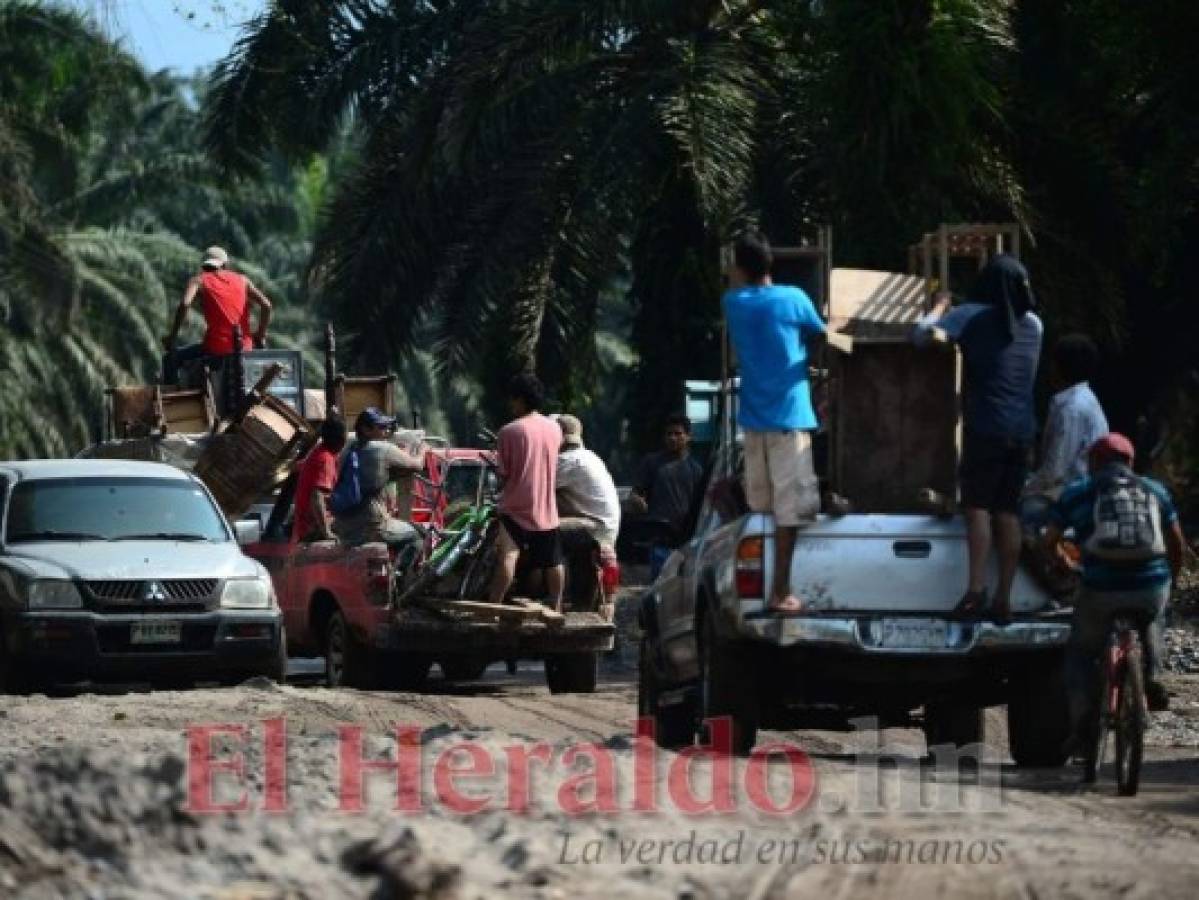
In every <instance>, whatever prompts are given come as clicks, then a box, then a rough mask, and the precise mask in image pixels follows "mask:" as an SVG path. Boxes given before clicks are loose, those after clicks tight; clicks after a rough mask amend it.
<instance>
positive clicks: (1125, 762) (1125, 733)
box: [1112, 632, 1149, 797]
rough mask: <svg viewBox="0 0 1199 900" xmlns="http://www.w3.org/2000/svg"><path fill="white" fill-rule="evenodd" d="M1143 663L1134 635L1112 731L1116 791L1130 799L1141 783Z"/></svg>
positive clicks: (1144, 723)
mask: <svg viewBox="0 0 1199 900" xmlns="http://www.w3.org/2000/svg"><path fill="white" fill-rule="evenodd" d="M1143 666H1144V661H1143V659H1142V657H1141V644H1140V640H1139V639H1138V637H1137V635H1136V633H1135V632H1134V633H1133V634H1132V635H1131V636H1130V637H1129V648H1128V653H1127V656H1126V657H1125V659H1124V666H1123V671H1122V672H1121V673H1120V675H1121V677H1120V683H1119V690H1120V697H1119V700H1118V703H1117V707H1116V720H1115V722H1114V723H1113V728H1112V730H1113V731H1114V732H1115V733H1116V792H1117V793H1118V794H1119V795H1120V796H1121V797H1131V796H1133V795H1134V794H1136V792H1137V788H1138V787H1139V786H1140V781H1141V757H1142V755H1143V753H1144V749H1145V728H1146V726H1147V725H1148V719H1149V713H1148V709H1147V705H1146V702H1145V675H1144V668H1143Z"/></svg>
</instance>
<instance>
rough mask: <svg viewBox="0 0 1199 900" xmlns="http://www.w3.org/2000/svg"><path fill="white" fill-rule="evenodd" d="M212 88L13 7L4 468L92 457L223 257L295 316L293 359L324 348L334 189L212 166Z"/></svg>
mask: <svg viewBox="0 0 1199 900" xmlns="http://www.w3.org/2000/svg"><path fill="white" fill-rule="evenodd" d="M200 87H202V85H196V84H188V83H186V82H181V81H179V80H176V79H174V78H171V77H169V76H165V75H161V74H160V75H154V76H149V75H147V74H146V73H145V72H143V71H142V70H141V69H140V67H139V66H138V65H137V63H136V62H135V61H134V60H133V59H132V58H131V57H129V56H128V55H127V54H125V53H124V52H123V51H121V50H119V49H118V48H116V47H115V46H114V45H113V44H112V43H110V42H109V41H108V40H107V39H106V38H105V37H104V36H103V35H101V34H100V33H99V32H97V31H96V30H95V29H94V27H93V26H91V25H90V24H88V22H87V21H86V20H85V19H83V18H82V17H80V16H79V15H77V14H75V13H73V12H69V11H66V10H63V9H59V8H57V7H52V6H45V5H41V4H33V3H26V2H0V98H3V99H2V100H0V314H2V316H3V320H2V324H0V379H3V381H4V384H5V390H4V391H3V392H2V393H0V457H11V456H18V457H28V456H61V455H69V454H73V453H75V452H77V451H78V450H79V449H81V448H82V446H84V444H86V443H87V442H88V440H89V439H90V438H91V436H92V435H93V434H94V433H95V431H96V428H97V426H98V424H99V418H100V415H101V412H102V409H103V390H104V388H105V387H106V386H110V385H119V384H127V383H138V382H148V381H152V380H154V379H155V378H156V376H157V372H158V366H159V356H160V352H161V351H160V343H159V342H160V340H161V336H162V335H163V334H164V333H165V332H166V330H167V326H168V317H169V316H170V315H171V313H172V312H173V309H174V305H175V303H176V302H177V300H178V296H179V294H180V292H181V291H182V288H183V285H184V284H185V283H186V281H187V278H188V277H189V276H190V275H191V274H193V273H194V272H195V270H196V263H197V260H198V253H199V251H200V249H201V248H202V247H204V246H207V245H209V244H212V243H221V244H223V245H225V246H226V247H228V249H229V250H230V251H231V252H232V253H233V254H234V256H235V259H236V258H240V259H238V267H239V268H240V269H242V270H243V271H245V272H247V274H249V275H250V276H251V277H252V278H253V279H254V281H255V282H256V283H257V284H258V285H259V286H260V287H262V288H263V289H264V290H265V291H266V292H267V293H268V295H270V296H272V297H273V298H274V299H276V300H278V301H280V311H279V314H278V315H277V316H276V320H275V325H274V327H273V333H274V335H275V337H276V340H277V342H278V343H279V344H281V345H283V346H301V347H303V348H304V349H308V348H311V347H315V346H316V345H315V342H314V337H315V332H316V330H317V329H316V328H315V326H314V317H313V316H312V314H311V313H310V312H309V311H308V309H307V308H306V306H304V305H303V304H302V301H303V297H304V285H303V282H302V273H303V270H304V266H305V264H306V262H307V259H308V255H309V252H310V248H311V245H310V241H309V237H308V236H309V234H310V230H309V229H310V227H311V222H312V218H313V212H312V209H313V204H314V203H315V202H319V201H317V200H315V199H314V193H315V194H319V190H320V183H319V178H317V179H315V180H314V179H313V178H312V177H306V180H305V184H304V188H303V189H301V187H300V175H299V174H293V173H292V171H291V169H290V168H289V167H287V166H284V165H282V164H277V165H276V166H274V167H273V168H270V169H268V170H267V174H266V175H265V177H263V178H262V179H260V180H259V181H257V182H255V183H253V184H250V183H229V182H228V181H227V180H226V179H225V178H223V176H221V175H220V174H219V173H218V172H217V170H216V169H215V168H214V167H213V166H212V164H211V163H210V162H209V161H208V160H207V158H206V157H205V156H204V155H203V154H202V152H201V150H200V143H199V113H198V110H197V108H196V106H195V104H194V102H193V101H192V100H191V99H190V98H191V95H192V94H194V93H195V92H196V90H197V88H200ZM303 174H305V175H307V173H303ZM241 259H244V260H252V261H254V264H250V263H241V262H240V260H241ZM275 273H278V274H279V275H280V276H282V277H278V278H276V277H272V276H273V275H274V274H275ZM310 356H311V354H310ZM313 362H314V365H313V370H314V371H315V370H316V366H315V360H314V361H313Z"/></svg>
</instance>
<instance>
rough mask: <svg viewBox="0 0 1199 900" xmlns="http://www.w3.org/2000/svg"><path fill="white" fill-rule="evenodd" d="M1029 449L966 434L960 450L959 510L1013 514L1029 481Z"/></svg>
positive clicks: (1008, 442) (1005, 441)
mask: <svg viewBox="0 0 1199 900" xmlns="http://www.w3.org/2000/svg"><path fill="white" fill-rule="evenodd" d="M1029 449H1030V448H1029V445H1028V444H1026V443H1024V442H1023V441H1013V440H1010V439H1006V438H1000V437H990V436H987V435H976V434H971V433H970V432H966V437H965V442H964V446H963V447H962V467H961V470H960V474H961V484H962V506H963V507H964V508H966V509H985V510H987V511H988V512H993V513H1012V514H1015V513H1016V512H1017V511H1018V510H1019V507H1020V492H1021V491H1022V490H1023V489H1024V481H1025V479H1026V478H1027V477H1028V454H1029Z"/></svg>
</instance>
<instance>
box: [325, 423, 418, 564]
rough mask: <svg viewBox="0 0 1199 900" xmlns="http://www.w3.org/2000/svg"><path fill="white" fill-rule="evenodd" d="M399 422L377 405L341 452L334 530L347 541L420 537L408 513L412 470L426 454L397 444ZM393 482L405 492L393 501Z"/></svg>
mask: <svg viewBox="0 0 1199 900" xmlns="http://www.w3.org/2000/svg"><path fill="white" fill-rule="evenodd" d="M395 427H396V420H395V419H394V418H392V417H391V416H389V415H387V414H385V413H384V412H383V411H382V410H380V409H378V408H376V407H374V406H368V407H367V408H366V409H364V410H363V411H362V412H361V413H359V414H358V419H357V420H356V421H355V423H354V431H355V433H356V436H357V440H356V441H355V442H354V444H353V446H351V447H350V449H349V450H348V451H347V452H346V454H345V456H344V457H343V458H342V461H341V469H340V472H339V474H338V483H337V487H336V488H335V489H334V491H333V496H332V498H331V505H332V506H333V513H334V515H335V516H336V521H335V522H334V525H333V530H334V532H336V534H337V536H338V538H339V539H340V540H342V541H344V542H345V543H347V544H365V543H371V542H376V541H378V542H382V543H386V544H396V543H403V542H405V541H407V540H411V539H413V538H415V537H416V529H414V528H413V527H412V525H410V524H409V523H408V522H406V521H404V519H403V517H404V516H405V515H406V514H407V513H409V512H410V503H411V500H410V496H411V482H412V473H413V472H419V471H420V470H421V469H423V468H424V455H423V454H422V453H420V452H419V451H418V450H408V449H403V448H401V447H399V446H397V445H396V444H395V443H394V442H393V440H392V435H393V434H394V432H395ZM355 482H356V483H355ZM392 482H397V483H399V485H400V491H398V494H399V495H400V496H399V497H398V498H397V499H396V500H395V502H394V503H389V499H391V498H390V497H389V491H388V486H389V485H390V484H391V483H392ZM393 512H394V513H397V514H398V515H399V517H397V515H395V514H393Z"/></svg>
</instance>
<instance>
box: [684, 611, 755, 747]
mask: <svg viewBox="0 0 1199 900" xmlns="http://www.w3.org/2000/svg"><path fill="white" fill-rule="evenodd" d="M703 621H704V625H703V632H702V634H703V639H702V641H701V645H700V689H699V695H700V716H701V719H702V721H701V725H700V727H701V729H704V730H706V729H707V725H706V724H705V723H706V722H707V721H708V720H710V719H719V718H725V717H727V718H729V719H731V720H732V726H733V741H732V751H733V753H734V754H735V755H736V756H748V755H749V753H750V751H752V750H753V748H754V744H755V743H757V740H758V721H759V717H760V715H761V707H760V699H759V692H758V679H757V675H756V672H755V669H754V666H753V663H752V660H751V659H750V657H749V653H748V652H747V648H745V647H740V646H738V645H736V644H733V643H730V642H728V641H722V640H721V639H720V637H719V636H718V635H717V634H716V626H715V623H714V622H713V620H712V616H711V615H707V616H705V617H704V620H703ZM702 737H705V735H703V734H701V738H702Z"/></svg>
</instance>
